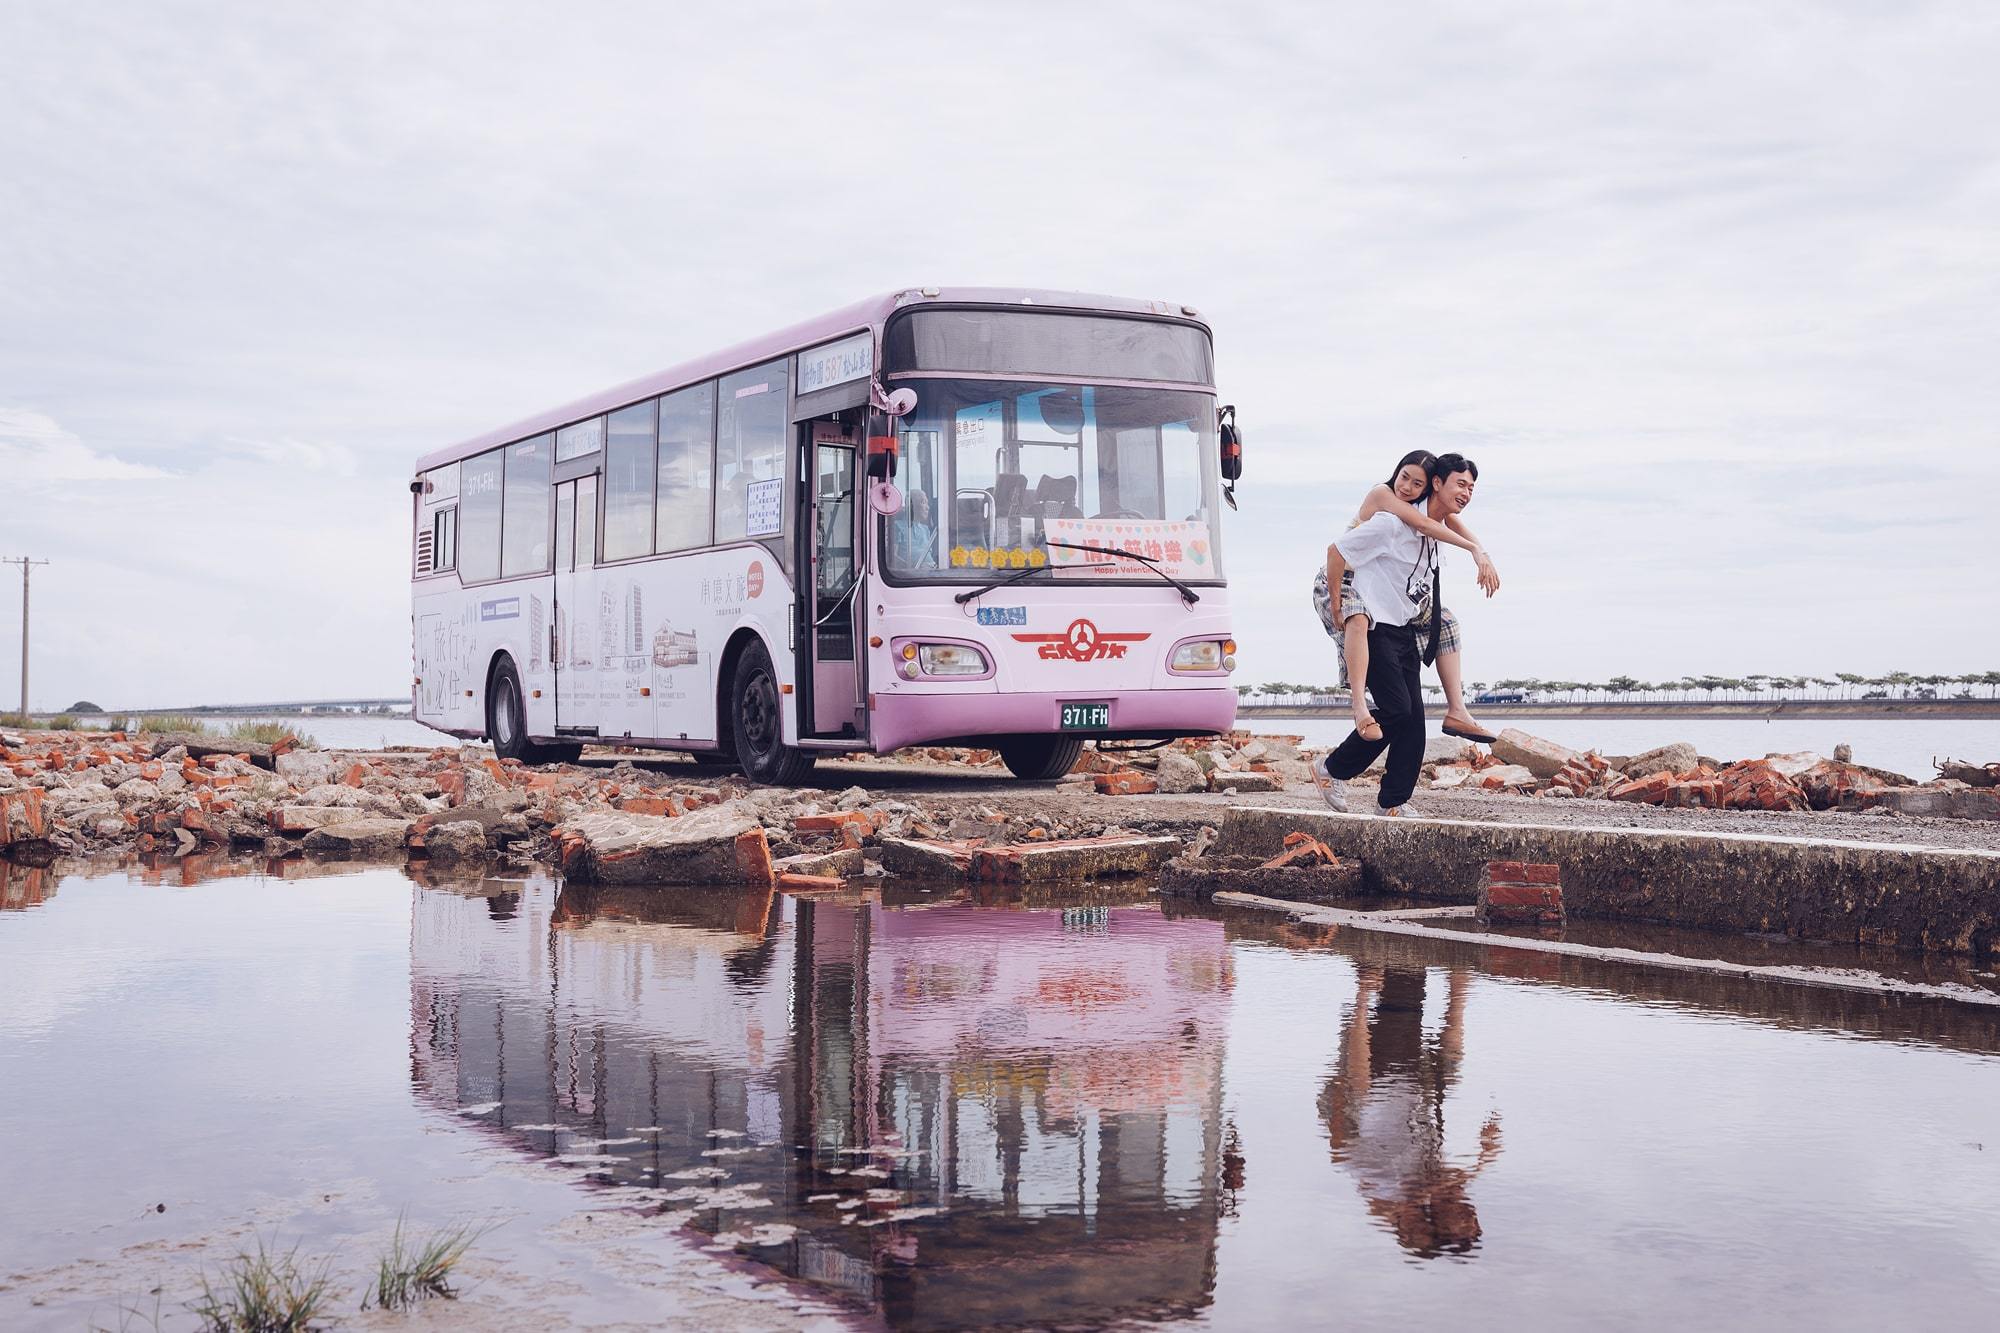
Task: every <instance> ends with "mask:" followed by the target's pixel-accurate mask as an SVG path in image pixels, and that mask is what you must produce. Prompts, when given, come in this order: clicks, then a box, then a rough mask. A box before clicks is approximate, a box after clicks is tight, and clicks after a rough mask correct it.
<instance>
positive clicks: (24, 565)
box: [0, 555, 49, 723]
mask: <svg viewBox="0 0 2000 1333" xmlns="http://www.w3.org/2000/svg"><path fill="white" fill-rule="evenodd" d="M47 563H49V562H48V561H46V560H30V559H29V558H28V557H27V556H25V555H10V556H7V557H6V558H5V559H0V564H5V565H19V566H20V567H21V721H22V722H23V723H25V722H26V721H27V720H28V575H29V574H30V573H31V572H33V570H34V568H35V566H36V565H46V564H47Z"/></svg>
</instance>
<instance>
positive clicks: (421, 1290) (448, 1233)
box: [361, 1218, 494, 1310]
mask: <svg viewBox="0 0 2000 1333" xmlns="http://www.w3.org/2000/svg"><path fill="white" fill-rule="evenodd" d="M493 1225H494V1224H493V1223H488V1224H486V1225H484V1226H474V1225H473V1224H471V1223H469V1222H460V1223H458V1224H457V1225H455V1226H448V1227H443V1228H440V1229H439V1230H437V1231H434V1232H432V1233H431V1234H430V1235H429V1236H427V1237H425V1238H424V1239H423V1240H421V1241H416V1240H409V1239H405V1238H404V1236H403V1222H402V1219H401V1218H398V1219H396V1234H395V1236H394V1237H393V1238H392V1239H391V1240H390V1242H389V1252H388V1253H387V1254H385V1255H383V1256H382V1258H381V1260H380V1261H379V1262H378V1263H377V1264H376V1267H375V1290H374V1291H372V1292H369V1293H368V1294H367V1295H365V1296H363V1297H362V1298H361V1308H362V1309H364V1310H366V1309H367V1308H368V1307H369V1306H370V1305H374V1306H376V1307H377V1308H379V1309H383V1310H400V1309H403V1308H405V1307H407V1306H411V1305H415V1304H416V1303H417V1302H418V1301H421V1300H424V1299H426V1298H427V1297H431V1296H442V1297H444V1298H445V1299H446V1300H450V1299H452V1298H453V1297H455V1296H456V1295H458V1292H457V1291H456V1290H455V1289H454V1288H453V1287H452V1285H451V1271H452V1269H454V1268H456V1267H457V1266H458V1262H459V1260H461V1259H463V1258H465V1256H466V1252H467V1251H469V1250H470V1249H471V1248H472V1246H473V1244H474V1242H476V1241H477V1240H478V1239H479V1238H480V1237H481V1236H483V1235H485V1234H486V1233H487V1232H488V1231H491V1230H492V1229H493Z"/></svg>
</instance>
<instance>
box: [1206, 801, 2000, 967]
mask: <svg viewBox="0 0 2000 1333" xmlns="http://www.w3.org/2000/svg"><path fill="white" fill-rule="evenodd" d="M1294 830H1304V831H1306V832H1309V833H1311V834H1313V835H1314V836H1316V837H1318V838H1320V839H1321V840H1322V841H1324V842H1325V843H1326V844H1327V845H1328V846H1330V847H1332V848H1333V850H1334V851H1335V852H1337V853H1339V854H1340V855H1341V856H1343V857H1348V856H1353V857H1358V858H1359V859H1360V860H1361V862H1362V865H1363V867H1364V874H1363V878H1362V884H1363V888H1364V890H1365V891H1367V892H1371V893H1387V894H1396V895H1401V896H1408V897H1415V898H1429V899H1435V900H1438V901H1442V902H1452V903H1472V902H1475V901H1476V900H1477V896H1478V888H1479V878H1480V874H1481V872H1482V871H1483V870H1484V869H1485V867H1486V863H1487V862H1489V861H1542V862H1553V863H1555V864H1557V865H1560V866H1561V867H1562V883H1563V890H1564V900H1565V904H1566V906H1567V908H1568V910H1569V912H1570V914H1571V915H1572V916H1583V917H1592V916H1594V917H1606V918H1613V919H1622V920H1631V921H1656V922H1664V923H1667V924H1670V925H1682V926H1695V927H1700V928H1704V929H1712V930H1736V931H1770V932H1777V933H1782V934H1786V935H1790V936H1793V937H1795V938H1798V939H1806V940H1821V941H1826V942H1829V943H1836V944H1882V945H1890V946H1894V947H1898V948H1905V949H1921V950H1929V951H1932V952H1938V953H1951V954H1965V955H1971V956H1973V957H1974V958H1985V957H1990V956H1991V955H1992V953H1993V951H1994V949H1995V947H1996V945H2000V852H1992V851H1970V850H1966V851H1952V850H1940V849H1929V848H1912V847H1907V846H1898V845H1891V844H1883V843H1867V842H1847V841H1831V840H1824V839H1808V838H1788V837H1776V836H1758V835H1754V834H1740V833H1699V832H1689V831H1683V830H1664V829H1637V828H1612V827H1592V826H1589V825H1579V824H1528V823H1512V824H1500V823H1484V822H1472V821H1466V820H1450V819H1381V818H1376V817H1373V816H1369V815H1337V814H1333V813H1331V812H1329V811H1326V810H1315V809H1311V808H1304V807H1302V808H1297V809H1274V808H1269V807H1251V808H1242V807H1239V808H1236V809H1232V810H1231V811H1229V813H1228V814H1227V815H1226V816H1225V817H1224V820H1223V825H1222V832H1221V836H1220V838H1219V839H1218V841H1217V844H1216V850H1217V851H1218V852H1219V853H1224V854H1233V855H1242V856H1269V855H1273V854H1275V853H1277V852H1278V851H1280V850H1282V848H1283V846H1284V838H1285V835H1286V834H1288V833H1291V832H1293V831H1294Z"/></svg>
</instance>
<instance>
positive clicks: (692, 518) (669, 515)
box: [654, 382, 715, 551]
mask: <svg viewBox="0 0 2000 1333" xmlns="http://www.w3.org/2000/svg"><path fill="white" fill-rule="evenodd" d="M714 477H715V385H714V384H713V383H712V382H711V383H708V384H697V385H695V386H694V387H693V388H692V389H682V390H681V391H680V392H679V393H674V394H668V395H667V396H666V397H665V398H662V399H661V400H660V501H659V517H658V519H657V522H656V529H655V532H654V549H655V550H658V551H685V550H689V549H690V548H693V547H696V546H706V545H708V543H709V541H710V538H711V533H712V531H713V530H712V528H711V527H710V517H711V515H710V512H709V501H710V496H711V493H712V492H713V490H714V488H715V482H714Z"/></svg>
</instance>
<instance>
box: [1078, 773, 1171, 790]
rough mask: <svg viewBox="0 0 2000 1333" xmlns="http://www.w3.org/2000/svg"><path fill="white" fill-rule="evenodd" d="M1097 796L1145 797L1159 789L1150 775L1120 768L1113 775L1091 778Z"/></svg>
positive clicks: (1099, 775)
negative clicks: (1097, 793)
mask: <svg viewBox="0 0 2000 1333" xmlns="http://www.w3.org/2000/svg"><path fill="white" fill-rule="evenodd" d="M1091 782H1092V783H1093V784H1094V785H1095V786H1096V788H1097V790H1098V792H1099V794H1101V795H1104V796H1147V795H1150V794H1151V793H1153V792H1156V791H1158V790H1159V789H1160V784H1159V783H1158V782H1155V781H1154V780H1153V776H1152V774H1150V773H1141V772H1140V771H1139V770H1138V769H1136V768H1121V769H1119V770H1117V771H1116V772H1114V773H1098V774H1096V775H1094V776H1093V777H1092V778H1091Z"/></svg>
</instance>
